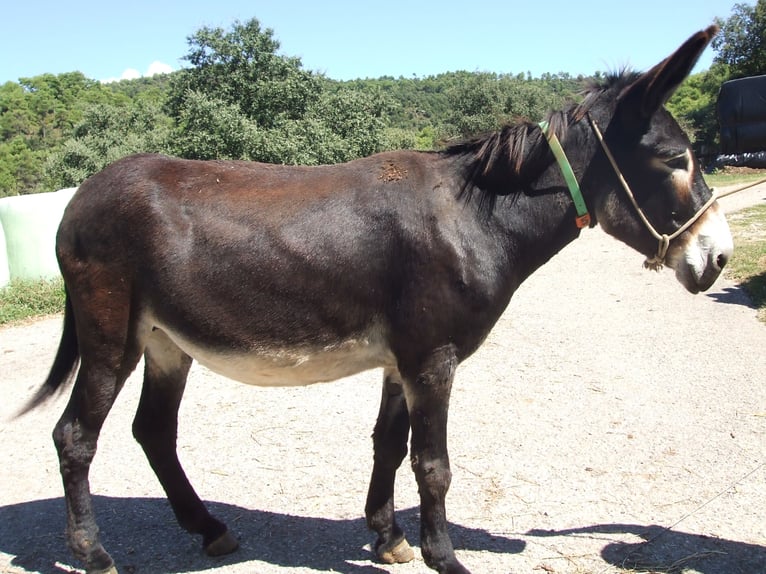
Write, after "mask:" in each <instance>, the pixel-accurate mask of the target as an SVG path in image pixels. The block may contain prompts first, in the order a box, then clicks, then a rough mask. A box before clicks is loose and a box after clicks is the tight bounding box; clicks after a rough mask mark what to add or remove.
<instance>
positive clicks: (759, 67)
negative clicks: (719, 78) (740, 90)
mask: <svg viewBox="0 0 766 574" xmlns="http://www.w3.org/2000/svg"><path fill="white" fill-rule="evenodd" d="M716 21H717V23H718V25H719V26H720V27H721V32H720V33H719V34H718V36H716V37H715V38H714V39H713V43H712V46H713V49H714V50H716V52H717V55H716V57H715V60H714V61H715V62H716V63H719V64H724V65H726V66H728V68H729V73H730V79H735V78H743V77H746V76H757V75H760V74H764V73H766V0H758V1H757V2H756V4H755V5H754V6H751V5H749V4H735V5H734V7H733V8H732V15H731V16H729V18H727V19H726V20H722V19H720V18H718V19H717V20H716Z"/></svg>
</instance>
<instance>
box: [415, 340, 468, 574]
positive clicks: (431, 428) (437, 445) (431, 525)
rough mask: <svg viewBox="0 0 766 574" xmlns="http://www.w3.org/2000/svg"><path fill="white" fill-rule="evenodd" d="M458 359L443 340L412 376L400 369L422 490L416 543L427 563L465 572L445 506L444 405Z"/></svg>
mask: <svg viewBox="0 0 766 574" xmlns="http://www.w3.org/2000/svg"><path fill="white" fill-rule="evenodd" d="M457 364H458V360H457V356H456V353H455V347H454V346H453V345H447V346H444V347H440V348H438V349H436V350H435V351H434V352H432V353H431V354H430V355H429V356H428V358H427V359H426V360H425V361H423V362H422V364H421V365H420V367H419V368H418V369H417V374H416V375H415V376H414V377H413V376H412V375H410V374H405V375H404V377H405V383H404V384H405V393H406V397H407V407H408V409H409V413H410V427H411V429H412V444H411V455H410V456H411V460H412V469H413V471H414V472H415V478H416V480H417V483H418V492H419V493H420V545H421V550H422V552H423V559H424V560H425V563H426V564H427V565H428V566H429V567H431V568H433V569H434V570H436V571H438V572H440V573H441V574H468V570H466V569H465V568H464V567H463V565H462V564H460V562H458V560H457V558H455V551H454V549H453V547H452V541H451V540H450V537H449V534H448V532H447V515H446V511H445V508H444V499H445V497H446V495H447V490H448V489H449V485H450V480H451V478H452V473H451V471H450V466H449V457H448V455H447V411H448V409H449V397H450V390H451V389H452V381H453V379H454V377H455V369H456V368H457ZM403 374H404V373H403Z"/></svg>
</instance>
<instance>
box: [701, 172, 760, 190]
mask: <svg viewBox="0 0 766 574" xmlns="http://www.w3.org/2000/svg"><path fill="white" fill-rule="evenodd" d="M764 177H766V170H751V171H749V172H748V173H737V172H726V171H719V172H716V173H706V174H705V175H704V178H705V183H707V184H708V187H716V188H717V187H726V186H727V185H738V184H745V183H752V182H754V181H758V180H759V179H763V178H764Z"/></svg>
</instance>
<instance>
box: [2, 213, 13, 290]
mask: <svg viewBox="0 0 766 574" xmlns="http://www.w3.org/2000/svg"><path fill="white" fill-rule="evenodd" d="M10 280H11V272H10V271H9V270H8V252H7V251H6V249H5V232H4V231H3V223H2V221H0V289H2V288H3V287H5V286H6V285H8V282H9V281H10Z"/></svg>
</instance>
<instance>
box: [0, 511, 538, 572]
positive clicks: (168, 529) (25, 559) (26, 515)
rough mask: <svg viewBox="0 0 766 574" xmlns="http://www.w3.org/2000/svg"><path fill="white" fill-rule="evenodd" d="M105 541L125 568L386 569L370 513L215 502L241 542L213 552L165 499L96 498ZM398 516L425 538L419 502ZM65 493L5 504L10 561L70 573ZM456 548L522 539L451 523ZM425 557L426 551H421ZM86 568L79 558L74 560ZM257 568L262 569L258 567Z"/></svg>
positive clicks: (0, 541)
mask: <svg viewBox="0 0 766 574" xmlns="http://www.w3.org/2000/svg"><path fill="white" fill-rule="evenodd" d="M93 502H94V506H95V509H96V512H97V515H98V520H99V525H100V528H101V541H102V542H103V544H104V547H105V548H106V549H107V550H108V551H109V553H110V554H111V555H112V557H113V558H114V560H115V562H116V563H117V567H118V569H119V570H120V572H135V573H136V574H143V573H147V572H191V571H199V570H207V569H212V568H222V567H226V566H227V565H234V564H240V563H244V562H249V561H261V562H266V563H268V564H274V565H279V566H282V567H286V568H310V569H312V570H317V571H330V572H339V573H342V574H373V573H382V572H386V570H383V569H382V568H380V567H378V566H376V565H375V558H374V556H373V554H372V553H371V551H370V549H369V545H370V542H372V540H373V538H374V537H373V535H372V534H371V533H370V532H369V531H368V530H367V527H366V525H365V522H364V519H363V518H361V517H360V518H351V519H324V518H315V517H305V516H293V515H289V514H282V513H276V512H268V511H262V510H251V509H247V508H242V507H238V506H233V505H229V504H223V503H220V502H209V503H207V507H208V509H209V510H210V512H211V513H212V514H214V515H216V516H218V517H219V518H221V519H222V520H223V521H224V522H226V523H227V524H228V526H229V528H230V529H231V531H232V532H233V533H234V534H235V536H237V538H238V539H239V541H240V548H239V549H238V550H237V551H236V552H234V553H233V554H230V555H228V556H223V557H219V558H210V557H208V556H206V555H205V554H204V553H203V552H202V548H201V539H200V538H199V537H197V536H192V535H189V534H187V533H186V532H185V531H183V530H182V529H181V528H180V527H179V526H178V525H177V523H176V521H175V517H174V516H173V513H172V511H171V510H170V506H169V505H168V503H167V501H166V500H165V499H164V498H115V497H108V496H94V497H93ZM397 520H398V522H399V523H400V525H401V526H402V527H403V529H404V530H405V531H406V532H407V533H409V540H410V542H411V543H413V544H417V543H418V536H417V533H418V531H419V514H418V510H417V509H416V508H410V509H405V510H402V511H400V512H397ZM64 524H65V507H64V501H63V499H62V498H54V499H46V500H36V501H30V502H24V503H20V504H14V505H9V506H4V507H0V552H4V553H6V554H10V555H12V556H13V557H14V558H13V559H12V562H11V564H12V565H13V566H17V567H20V568H24V569H25V570H31V571H34V572H40V573H41V574H62V572H69V571H70V570H69V569H67V568H66V567H65V566H63V565H62V564H73V563H74V559H73V558H72V557H71V554H70V553H69V551H68V549H67V546H66V541H65V538H64V532H63V531H64ZM450 533H451V535H452V539H453V541H454V542H455V546H456V547H458V548H463V549H472V550H473V549H475V550H483V551H488V552H498V553H519V552H522V551H523V550H524V547H525V543H524V542H523V541H521V540H516V539H510V538H505V537H503V536H497V535H494V534H490V533H489V532H487V531H485V530H480V529H474V528H467V527H463V526H460V525H456V524H452V525H450ZM416 555H417V556H418V558H419V553H418V552H417V551H416ZM74 565H76V566H79V564H74ZM256 569H257V567H256Z"/></svg>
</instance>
